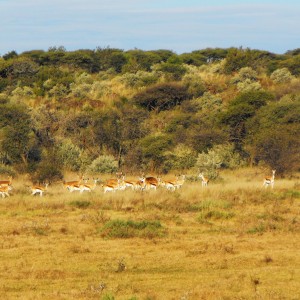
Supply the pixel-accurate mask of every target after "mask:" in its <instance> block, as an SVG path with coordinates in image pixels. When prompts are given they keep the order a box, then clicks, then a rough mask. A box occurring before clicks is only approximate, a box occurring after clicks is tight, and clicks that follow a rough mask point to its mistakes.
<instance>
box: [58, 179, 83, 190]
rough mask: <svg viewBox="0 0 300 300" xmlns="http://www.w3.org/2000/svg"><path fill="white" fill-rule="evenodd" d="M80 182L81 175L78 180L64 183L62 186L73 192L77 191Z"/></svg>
mask: <svg viewBox="0 0 300 300" xmlns="http://www.w3.org/2000/svg"><path fill="white" fill-rule="evenodd" d="M82 180H83V175H80V176H79V179H78V180H73V181H64V182H63V185H64V187H65V188H66V189H67V190H69V191H70V192H73V191H74V190H79V185H80V184H81V182H82Z"/></svg>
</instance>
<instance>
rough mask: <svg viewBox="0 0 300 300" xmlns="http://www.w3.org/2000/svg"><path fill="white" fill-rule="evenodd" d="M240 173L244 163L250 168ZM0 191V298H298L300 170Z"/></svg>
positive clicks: (17, 185) (18, 184)
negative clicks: (138, 186) (167, 185)
mask: <svg viewBox="0 0 300 300" xmlns="http://www.w3.org/2000/svg"><path fill="white" fill-rule="evenodd" d="M247 174H248V175H247ZM224 175H225V176H223V177H224V178H226V179H224V181H223V182H221V183H214V182H212V183H211V184H210V186H209V187H208V188H202V187H201V183H200V182H186V183H185V184H184V185H183V187H182V188H181V189H180V190H177V191H176V192H170V191H167V190H165V189H163V188H162V187H160V188H159V189H158V190H157V191H145V192H141V191H131V190H126V191H123V192H121V191H118V192H116V193H107V194H103V191H102V190H101V188H100V187H96V189H95V190H94V191H92V192H91V193H83V194H79V193H76V192H73V193H69V192H68V191H66V190H64V189H63V187H62V185H59V184H58V185H50V186H49V188H48V191H47V193H46V194H45V196H44V197H39V196H36V197H32V196H31V195H30V193H29V191H28V190H27V189H26V187H25V185H24V182H22V181H16V182H14V183H13V185H14V190H13V192H12V195H11V196H10V197H7V198H3V199H2V198H1V201H0V235H1V240H0V258H1V263H0V275H1V280H0V295H1V299H103V300H104V299H105V300H112V299H126V300H129V299H132V300H133V299H143V300H146V299H147V300H154V299H181V300H183V299H184V300H186V299H270V300H271V299H272V300H273V299H295V300H296V299H300V251H299V249H300V217H299V213H300V182H299V179H289V180H288V179H278V180H276V182H275V187H274V189H273V190H271V189H262V187H261V186H262V180H261V178H260V177H256V175H255V174H254V173H253V174H252V173H249V172H246V173H243V172H240V173H238V172H236V173H228V174H224Z"/></svg>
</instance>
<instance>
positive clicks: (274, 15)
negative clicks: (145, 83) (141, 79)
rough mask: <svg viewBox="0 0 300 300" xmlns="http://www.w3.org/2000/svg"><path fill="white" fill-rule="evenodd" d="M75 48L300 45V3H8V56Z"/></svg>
mask: <svg viewBox="0 0 300 300" xmlns="http://www.w3.org/2000/svg"><path fill="white" fill-rule="evenodd" d="M60 46H63V47H65V48H66V50H67V51H73V50H79V49H91V50H93V49H96V48H98V47H100V48H106V47H109V48H118V49H122V50H125V51H127V50H131V49H141V50H144V51H147V50H159V49H165V50H171V51H174V52H175V53H177V54H181V53H189V52H192V51H195V50H201V49H205V48H229V47H243V48H250V49H258V50H266V51H270V52H272V53H276V54H283V53H285V52H286V51H288V50H293V49H297V48H300V1H299V0H285V1H284V0H259V1H258V0H252V1H243V0H239V1H236V0H207V1H203V0H0V56H2V55H4V54H6V53H8V52H10V51H13V50H14V51H16V52H17V53H18V54H20V53H22V52H24V51H29V50H45V51H47V50H48V49H49V48H50V47H60Z"/></svg>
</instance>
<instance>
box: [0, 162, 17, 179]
mask: <svg viewBox="0 0 300 300" xmlns="http://www.w3.org/2000/svg"><path fill="white" fill-rule="evenodd" d="M0 175H1V176H3V175H5V176H12V177H14V176H16V171H15V170H14V169H13V168H12V167H11V166H7V165H4V164H0Z"/></svg>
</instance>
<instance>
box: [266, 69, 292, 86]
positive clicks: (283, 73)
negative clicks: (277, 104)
mask: <svg viewBox="0 0 300 300" xmlns="http://www.w3.org/2000/svg"><path fill="white" fill-rule="evenodd" d="M270 78H271V79H272V80H273V81H274V82H275V83H286V82H290V81H291V80H292V79H293V78H295V77H294V76H293V75H292V74H291V72H290V71H289V69H288V68H281V69H277V70H275V71H274V72H273V73H272V74H271V76H270Z"/></svg>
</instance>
